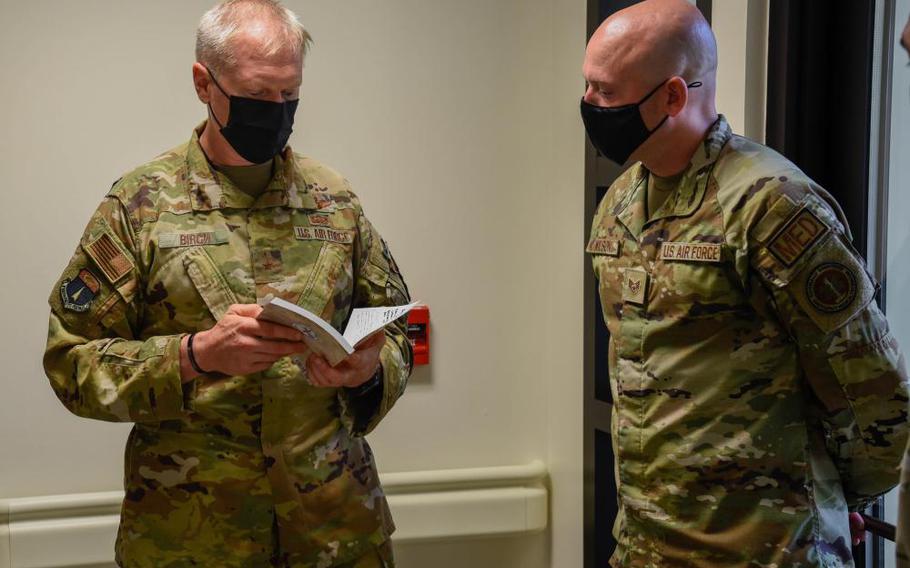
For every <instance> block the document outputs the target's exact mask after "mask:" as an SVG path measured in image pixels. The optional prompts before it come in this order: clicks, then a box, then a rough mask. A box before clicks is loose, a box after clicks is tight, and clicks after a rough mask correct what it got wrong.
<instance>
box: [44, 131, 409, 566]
mask: <svg viewBox="0 0 910 568" xmlns="http://www.w3.org/2000/svg"><path fill="white" fill-rule="evenodd" d="M199 132H201V129H198V130H197V131H196V132H195V133H194V135H193V137H192V139H191V140H190V142H189V143H188V144H184V145H182V146H180V147H178V148H176V149H174V150H171V151H169V152H167V153H165V154H163V155H161V156H160V157H158V158H157V159H155V160H153V161H152V162H150V163H148V164H146V165H143V166H141V167H139V168H138V169H136V170H134V171H132V172H131V173H129V174H127V175H126V176H124V177H123V178H122V179H121V180H119V181H118V182H117V183H116V184H114V186H113V188H112V189H111V191H110V193H109V194H108V195H107V197H106V198H105V199H104V200H103V202H102V203H101V205H100V206H99V207H98V209H97V211H96V212H95V214H94V216H93V217H92V219H91V221H90V222H89V224H88V227H87V228H86V230H85V233H84V235H83V237H82V239H81V241H80V244H79V246H78V248H77V249H76V252H75V254H74V256H73V258H72V260H71V262H70V264H69V266H68V267H67V268H66V270H65V271H64V272H63V275H62V276H61V278H60V281H59V282H58V283H57V284H56V286H55V287H54V289H53V290H52V292H51V296H50V305H51V316H50V329H49V332H48V342H47V350H46V353H45V356H44V366H45V370H46V373H47V375H48V377H49V378H50V382H51V386H52V387H53V389H54V391H55V392H56V394H57V396H58V398H59V399H60V400H61V401H62V402H63V404H64V405H65V406H66V407H67V408H68V409H69V410H70V411H72V412H73V413H75V414H77V415H79V416H84V417H87V418H94V419H99V420H108V421H120V422H133V423H135V425H134V427H133V429H132V431H131V433H130V436H129V438H128V440H127V443H126V456H125V479H124V485H125V490H126V495H125V499H124V501H123V507H122V512H121V521H120V530H119V534H118V536H117V544H116V554H117V561H118V563H120V564H121V565H123V566H130V567H132V566H143V567H144V566H149V567H151V566H154V567H159V568H160V567H166V566H188V565H191V564H192V565H214V564H213V563H217V565H218V566H267V565H269V564H270V562H271V563H273V564H277V565H292V566H303V567H311V566H312V567H316V566H318V567H323V566H334V565H335V564H338V563H343V562H346V561H349V560H351V559H355V558H358V557H360V556H362V555H364V554H366V553H367V552H368V551H370V550H372V549H373V548H374V547H375V546H377V545H379V544H381V543H383V542H384V541H386V540H387V539H388V538H389V535H390V534H391V533H392V531H393V530H394V526H393V524H392V520H391V517H390V515H389V510H388V507H387V504H386V500H385V497H384V495H383V492H382V488H381V486H380V484H379V479H378V476H377V471H376V466H375V464H374V461H373V457H372V454H371V451H370V448H369V446H368V445H367V442H366V441H365V440H364V439H363V437H362V436H363V435H364V434H365V433H367V432H369V431H370V430H372V429H373V428H374V427H375V426H376V424H377V423H378V422H379V420H380V419H381V418H382V417H383V416H384V415H385V414H386V413H387V412H388V411H389V410H390V408H391V407H392V405H393V404H394V403H395V401H396V399H397V398H398V397H399V396H400V395H401V394H402V392H403V391H404V388H405V384H406V382H407V378H408V376H409V373H410V368H411V347H410V344H409V342H408V340H407V336H406V329H405V324H404V323H403V322H402V321H401V320H399V321H398V322H396V323H395V324H393V325H391V326H389V327H388V328H386V329H387V330H386V335H387V339H386V344H385V346H384V347H383V349H382V352H381V363H382V375H383V383H382V388H381V391H382V392H381V397H374V398H376V404H374V405H372V407H371V408H368V409H367V410H368V411H367V413H366V416H365V417H364V416H361V417H359V418H358V416H357V415H356V413H354V412H353V411H352V408H353V407H354V406H356V404H354V401H352V398H354V396H353V395H352V394H350V393H349V392H348V391H345V390H337V389H326V388H316V387H313V386H310V385H309V383H308V382H307V378H306V372H305V370H304V368H303V367H302V361H304V360H305V359H306V357H307V355H308V354H307V353H304V354H302V355H300V356H299V358H298V359H296V360H295V359H294V358H289V357H285V358H283V359H280V360H279V361H278V362H276V363H275V365H273V366H272V367H271V368H270V369H269V370H267V371H265V372H262V373H256V374H253V375H246V376H232V377H226V376H220V377H219V376H203V377H200V378H198V379H196V380H195V381H193V382H190V383H188V384H187V385H181V380H180V364H179V344H180V339H181V336H182V335H184V334H186V333H189V332H194V331H199V330H205V329H208V328H210V327H211V326H213V325H214V324H215V322H216V321H217V320H218V319H219V318H220V317H221V316H222V315H223V314H224V313H225V311H226V310H227V309H228V307H229V306H230V305H231V304H235V303H253V302H256V301H257V300H259V299H261V298H263V297H264V296H266V295H267V294H273V295H275V296H277V297H281V298H284V299H286V300H288V301H292V302H296V303H297V304H299V305H301V306H303V307H305V308H306V309H308V310H310V311H312V312H314V313H316V314H320V315H321V316H322V318H323V319H325V320H326V321H329V322H331V323H332V325H334V326H335V327H336V328H339V329H341V328H343V325H344V324H345V322H346V320H347V317H348V314H349V313H350V311H351V309H352V308H353V307H359V306H384V305H397V304H400V303H403V302H405V301H407V298H408V293H407V289H406V287H405V284H404V281H403V280H402V277H401V274H400V273H399V271H398V268H397V266H396V264H395V263H394V261H393V259H392V257H391V255H390V253H389V251H388V249H387V248H386V246H385V243H384V242H383V241H382V239H381V238H380V236H379V234H378V233H377V232H376V230H375V229H374V228H373V226H372V225H371V224H370V223H369V221H367V219H366V217H365V216H364V214H363V211H362V209H361V206H360V203H359V202H358V200H357V197H356V196H355V195H354V194H353V193H352V192H351V191H350V189H349V186H348V183H347V182H346V181H345V180H344V179H342V178H341V177H340V176H339V175H338V174H336V173H335V172H333V171H332V170H330V169H328V168H326V167H325V166H323V165H321V164H319V163H317V162H315V161H313V160H311V159H309V158H304V157H301V156H298V155H295V154H293V153H292V152H291V150H290V148H287V149H286V150H285V151H284V153H283V154H282V155H280V156H278V157H277V158H276V164H275V172H276V173H275V175H274V177H273V179H272V181H271V182H270V184H269V186H268V187H267V188H266V190H265V192H264V193H263V194H261V195H260V196H259V197H258V198H253V197H251V196H249V195H247V194H245V193H243V192H241V191H240V190H238V189H237V188H236V187H235V186H233V185H232V184H231V183H230V181H229V180H228V179H227V178H225V177H223V176H222V175H221V174H220V173H218V172H216V171H214V170H213V169H212V168H211V167H210V166H209V164H208V162H207V160H206V158H205V156H204V154H203V152H202V149H201V147H200V145H199V140H198V133H199ZM377 390H378V389H377Z"/></svg>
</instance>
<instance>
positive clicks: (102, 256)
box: [85, 233, 133, 283]
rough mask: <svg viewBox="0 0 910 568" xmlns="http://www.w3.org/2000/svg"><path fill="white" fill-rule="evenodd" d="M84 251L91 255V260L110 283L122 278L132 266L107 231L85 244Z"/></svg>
mask: <svg viewBox="0 0 910 568" xmlns="http://www.w3.org/2000/svg"><path fill="white" fill-rule="evenodd" d="M85 252H86V253H88V255H89V256H90V257H92V260H94V261H95V264H97V265H98V268H100V269H101V272H103V273H104V276H105V278H107V279H108V281H109V282H111V283H114V282H116V281H117V280H120V279H121V278H123V277H124V276H125V275H126V274H127V273H128V272H129V271H130V270H132V268H133V262H132V261H131V260H130V259H129V258H127V256H126V254H124V253H123V251H122V250H120V247H118V246H117V244H116V243H114V239H113V238H111V236H110V235H109V234H107V233H102V234H101V236H100V237H98V238H97V239H95V240H94V241H92V242H91V243H90V244H89V245H88V246H86V247H85Z"/></svg>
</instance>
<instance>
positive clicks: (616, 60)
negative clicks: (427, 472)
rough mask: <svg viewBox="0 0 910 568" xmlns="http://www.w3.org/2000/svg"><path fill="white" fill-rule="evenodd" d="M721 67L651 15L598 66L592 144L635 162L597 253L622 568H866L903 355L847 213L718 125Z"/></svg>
mask: <svg viewBox="0 0 910 568" xmlns="http://www.w3.org/2000/svg"><path fill="white" fill-rule="evenodd" d="M633 37H634V39H635V43H632V38H633ZM623 46H624V47H623ZM714 50H715V44H714V39H713V36H712V35H711V31H710V28H709V27H708V25H707V23H706V22H705V21H704V19H703V18H702V17H701V15H700V14H699V13H698V11H697V10H696V9H695V8H694V7H691V6H690V5H689V4H688V3H687V2H684V1H682V0H679V1H677V0H649V1H647V2H644V3H642V4H638V5H636V6H635V7H633V8H630V9H628V10H626V11H622V12H619V13H617V14H616V15H614V16H613V17H611V18H610V19H608V20H607V21H606V22H605V23H604V24H603V25H602V26H601V27H600V28H599V29H598V31H597V32H596V33H595V34H594V36H593V37H592V39H591V42H590V44H589V46H588V51H587V54H586V59H585V68H584V73H585V77H586V79H587V81H588V84H589V86H588V90H587V92H586V94H585V99H584V102H583V104H582V106H583V115H585V125H586V127H587V129H588V133H589V135H590V136H591V139H592V142H594V143H595V145H597V146H598V148H600V149H601V150H602V151H603V152H604V153H605V154H607V155H610V154H613V155H617V156H619V159H618V161H623V160H624V159H625V158H627V157H628V156H623V155H622V152H621V151H617V148H620V150H621V144H620V145H618V146H617V139H624V138H627V139H630V142H629V144H628V145H627V146H628V147H629V148H630V152H631V158H632V161H633V162H634V163H633V165H632V166H631V167H630V168H629V169H628V170H626V171H625V172H624V173H623V174H622V175H621V176H620V177H619V178H618V179H617V180H616V181H615V182H614V183H613V184H612V186H611V187H610V189H609V191H608V193H607V194H606V196H605V197H604V199H603V201H602V202H601V203H600V205H599V208H598V210H597V213H596V215H595V218H594V221H593V224H592V227H591V235H590V239H589V241H588V245H587V251H588V253H590V257H591V259H592V261H593V266H594V271H595V273H596V275H597V277H598V279H599V294H600V298H601V301H602V304H603V317H604V319H605V320H606V323H607V326H608V328H609V331H610V344H609V354H610V357H609V361H610V376H611V386H612V393H613V399H614V406H613V417H612V424H613V428H612V430H613V432H612V434H613V443H614V452H615V457H616V475H617V487H618V504H619V517H618V519H617V521H616V524H615V527H614V534H615V536H616V539H617V542H618V547H617V549H616V551H615V553H614V555H613V558H612V559H611V564H612V565H613V566H661V567H663V566H711V567H725V568H726V567H733V566H762V567H779V568H780V567H784V566H803V567H807V566H825V567H849V566H853V565H854V564H853V559H852V556H851V550H850V545H851V540H855V537H854V538H853V539H852V538H851V530H850V524H849V523H848V516H849V515H850V512H851V511H858V510H860V509H861V508H863V507H864V505H866V504H867V503H869V501H870V500H871V499H873V498H874V497H876V496H877V495H880V494H882V493H883V492H885V491H887V490H889V489H890V488H892V487H893V486H894V485H895V484H896V482H897V465H898V463H899V461H900V457H901V454H902V451H903V448H904V445H905V443H906V440H907V423H906V421H907V377H906V371H905V369H904V364H903V360H902V356H901V353H900V351H899V349H898V346H897V344H896V341H895V339H894V338H893V337H892V335H891V334H890V333H889V331H888V325H887V322H886V320H885V318H884V316H883V315H882V313H881V311H880V310H879V309H878V307H877V305H876V303H875V301H874V295H875V292H876V284H875V282H874V281H873V280H872V278H871V277H870V275H869V274H868V272H867V270H866V267H865V265H864V262H863V260H862V258H861V257H860V256H859V255H858V254H857V253H856V251H855V250H854V249H853V247H852V246H851V236H850V233H849V229H848V228H847V223H846V221H845V219H844V216H843V214H842V213H841V210H840V208H839V207H838V205H837V203H836V202H835V201H834V200H833V199H832V198H831V197H830V195H829V194H828V193H827V192H825V190H824V189H822V188H821V187H819V186H818V185H817V184H815V183H814V182H813V181H812V180H811V179H809V178H808V177H807V176H806V175H805V174H803V173H802V172H801V171H800V170H799V169H798V168H797V167H796V166H794V165H793V164H792V163H790V162H789V161H787V160H786V159H785V158H783V157H782V156H780V155H778V154H776V153H775V152H773V151H771V150H769V149H768V148H765V147H763V146H761V145H760V144H757V143H755V142H752V141H750V140H748V139H745V138H742V137H739V136H736V135H734V134H732V133H731V130H730V126H729V124H728V123H727V121H726V119H725V118H724V117H723V116H719V115H717V113H716V111H715V110H714V83H715V77H714V75H715V70H716V54H715V52H714ZM654 85H658V88H657V89H654V90H653V91H652V88H653V87H654ZM649 91H652V95H650V96H648V97H645V95H647V94H648V92H649ZM643 97H645V98H644V99H643ZM630 102H631V103H633V105H632V106H625V107H624V105H626V104H627V103H630ZM636 102H640V104H634V103H636ZM585 105H590V106H594V107H598V108H593V109H591V108H588V107H586V106H585ZM604 107H607V108H609V109H611V110H603V109H604ZM598 113H608V114H609V115H610V116H607V115H606V114H598ZM616 113H619V115H617V114H616ZM617 116H620V117H623V120H625V122H624V123H622V121H619V122H621V124H619V125H617V124H616V122H611V121H614V120H615V119H616V117H617ZM630 117H631V118H630ZM636 118H638V119H639V120H640V121H641V125H642V129H640V130H638V132H639V134H636V130H635V129H634V128H631V129H630V128H628V127H623V126H622V124H625V125H629V124H634V123H635V119H636ZM626 119H628V120H626ZM636 136H639V137H640V138H636ZM602 347H603V348H607V346H602Z"/></svg>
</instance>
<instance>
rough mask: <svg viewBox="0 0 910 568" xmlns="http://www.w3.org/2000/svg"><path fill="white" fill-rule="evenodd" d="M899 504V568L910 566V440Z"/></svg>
mask: <svg viewBox="0 0 910 568" xmlns="http://www.w3.org/2000/svg"><path fill="white" fill-rule="evenodd" d="M899 489H900V490H899V492H898V496H897V498H898V504H897V537H896V538H895V543H894V544H895V550H896V552H897V564H896V565H897V568H910V442H908V444H907V450H906V451H905V452H904V460H903V462H901V482H900V486H899Z"/></svg>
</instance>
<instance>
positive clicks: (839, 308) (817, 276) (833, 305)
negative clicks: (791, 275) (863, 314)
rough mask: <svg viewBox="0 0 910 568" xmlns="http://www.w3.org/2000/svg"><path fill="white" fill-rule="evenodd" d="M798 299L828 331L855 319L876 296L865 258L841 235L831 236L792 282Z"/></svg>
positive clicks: (812, 317)
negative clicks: (861, 257)
mask: <svg viewBox="0 0 910 568" xmlns="http://www.w3.org/2000/svg"><path fill="white" fill-rule="evenodd" d="M791 286H792V287H793V295H794V297H795V299H796V302H797V303H798V304H799V305H800V307H802V309H803V310H804V311H805V312H806V314H807V315H808V316H809V318H810V319H811V320H812V321H813V322H815V324H816V325H818V327H819V328H821V330H822V331H823V332H825V333H829V332H831V331H834V330H836V329H838V328H839V327H841V326H842V325H844V324H845V323H847V322H848V321H850V320H851V319H853V317H854V316H855V315H856V314H857V313H859V311H860V310H862V309H863V308H865V307H866V305H867V304H868V303H869V302H871V301H872V298H873V297H874V296H875V283H874V282H873V281H872V279H871V278H870V277H869V275H868V274H867V273H866V269H865V267H864V266H863V262H862V260H861V259H860V258H859V257H858V256H857V255H856V253H855V252H853V251H852V250H851V249H850V248H849V247H848V246H847V245H846V244H844V243H843V242H842V241H841V239H840V238H832V239H829V240H827V241H826V242H825V244H824V245H822V247H821V248H820V249H819V250H818V252H817V253H816V254H815V255H813V257H812V259H811V263H808V264H807V265H806V267H805V268H804V269H803V270H802V271H801V273H800V274H799V276H798V277H797V278H796V279H794V280H793V282H792V283H791Z"/></svg>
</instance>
